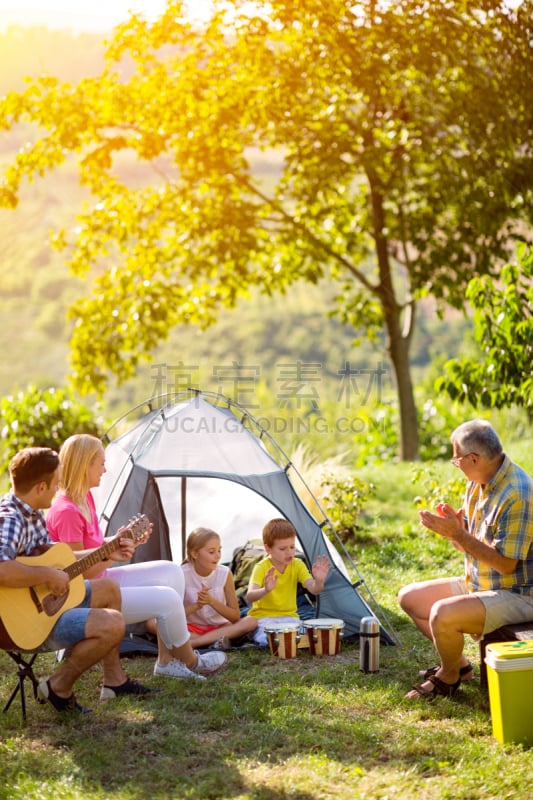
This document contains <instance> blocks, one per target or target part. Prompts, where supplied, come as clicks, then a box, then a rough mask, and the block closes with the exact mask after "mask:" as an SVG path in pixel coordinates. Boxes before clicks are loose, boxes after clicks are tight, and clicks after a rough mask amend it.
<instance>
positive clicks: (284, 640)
mask: <svg viewBox="0 0 533 800" xmlns="http://www.w3.org/2000/svg"><path fill="white" fill-rule="evenodd" d="M299 627H300V623H299V622H292V621H291V620H287V622H271V623H270V624H269V625H268V627H267V626H265V633H266V635H267V639H268V646H269V647H270V652H271V653H272V655H273V656H277V657H278V658H296V653H297V645H298V638H299V637H298V629H299Z"/></svg>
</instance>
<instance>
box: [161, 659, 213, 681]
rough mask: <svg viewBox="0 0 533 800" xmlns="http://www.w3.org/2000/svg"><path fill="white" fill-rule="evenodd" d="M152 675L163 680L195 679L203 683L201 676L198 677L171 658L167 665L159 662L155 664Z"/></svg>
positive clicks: (181, 663) (203, 679)
mask: <svg viewBox="0 0 533 800" xmlns="http://www.w3.org/2000/svg"><path fill="white" fill-rule="evenodd" d="M154 675H156V676H157V675H159V676H161V677H163V678H196V680H200V681H205V678H204V676H203V675H199V674H198V673H197V672H194V671H193V670H192V669H189V667H186V666H185V664H184V663H183V662H182V661H178V659H177V658H173V659H172V661H169V662H168V664H160V663H159V661H156V662H155V667H154Z"/></svg>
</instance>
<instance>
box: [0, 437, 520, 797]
mask: <svg viewBox="0 0 533 800" xmlns="http://www.w3.org/2000/svg"><path fill="white" fill-rule="evenodd" d="M522 452H523V454H524V458H523V459H521V463H522V464H524V466H526V467H528V468H530V469H531V466H532V465H531V463H529V464H528V463H526V461H528V460H529V461H531V456H528V447H527V446H525V445H524V446H523V449H522ZM529 452H531V443H529ZM430 467H431V465H429V466H428V470H429V469H430ZM431 469H436V470H437V471H438V470H441V473H442V479H443V485H444V486H447V482H448V481H449V480H450V478H451V477H452V476H453V475H454V474H455V473H451V472H450V471H449V468H448V466H444V465H442V466H440V467H437V466H435V467H434V468H433V467H431ZM371 473H372V474H371ZM360 477H365V478H367V479H372V480H373V482H374V483H375V484H376V486H377V494H376V497H374V498H372V499H371V501H369V504H368V507H367V508H366V509H365V513H364V514H363V517H362V520H361V523H362V525H363V526H364V531H363V532H362V535H361V538H360V540H359V539H358V541H356V542H355V543H354V546H353V556H354V560H355V562H356V563H357V566H358V568H359V569H360V570H361V572H362V574H363V576H364V577H365V579H366V583H367V585H368V587H369V589H370V590H371V592H372V594H373V595H374V597H376V598H377V599H378V600H379V602H380V604H381V605H382V607H383V611H384V612H385V613H386V615H387V617H388V618H389V620H390V621H391V624H392V625H393V627H394V629H395V631H396V633H397V635H398V636H399V638H400V641H401V645H400V646H394V647H382V648H381V658H380V671H379V673H377V674H375V675H365V674H363V673H361V672H360V671H359V649H358V645H357V644H354V643H343V645H342V651H341V653H340V655H339V656H335V657H311V656H310V655H309V653H308V652H307V651H302V650H300V651H299V653H298V657H297V658H296V659H295V660H293V661H280V660H278V659H274V658H273V657H271V656H270V655H269V653H268V652H265V651H257V650H248V651H242V652H230V653H229V666H228V668H227V669H226V670H225V671H224V672H223V673H221V674H219V675H218V676H215V677H213V678H211V679H209V680H208V681H205V682H202V683H201V682H199V681H197V682H187V681H178V680H175V681H169V680H167V681H165V680H163V679H157V680H156V679H154V678H153V677H152V676H151V670H152V666H153V661H152V659H150V658H145V657H139V658H134V659H130V660H128V661H127V662H126V668H127V670H128V672H129V673H130V674H131V675H132V676H133V677H136V678H138V679H141V680H142V681H145V682H148V683H150V684H155V683H158V685H160V686H161V688H162V690H163V691H162V693H161V694H159V695H157V696H155V697H153V698H147V699H145V700H142V701H139V700H120V701H109V702H108V703H107V704H101V703H100V702H99V701H98V699H97V698H98V685H99V681H100V677H101V673H100V670H99V668H96V669H94V670H93V671H91V672H90V673H89V674H87V675H85V676H84V677H83V678H82V680H81V681H80V682H79V690H78V694H79V697H80V700H81V701H82V702H84V703H86V704H90V705H91V706H92V707H93V709H94V713H93V714H92V715H90V716H88V717H83V718H81V719H79V718H73V717H68V716H66V717H61V716H59V715H55V714H54V713H53V712H52V711H51V709H49V708H48V707H45V706H41V705H38V704H36V703H34V702H33V699H32V698H29V700H28V722H27V724H26V725H25V726H24V725H22V724H21V720H20V713H19V709H18V706H17V705H16V704H15V705H13V706H12V707H11V709H10V710H9V711H8V712H7V713H6V714H0V737H1V740H0V770H1V774H2V779H3V780H2V782H1V784H0V798H1V799H2V800H3V798H6V800H7V798H9V800H22V798H28V797H29V798H39V800H52V799H53V800H63V799H65V800H67V799H68V800H70V799H71V798H80V800H81V798H83V799H84V800H97V799H98V800H104V799H105V800H130V799H133V798H135V799H138V800H145V798H193V799H194V800H196V798H197V799H198V800H200V798H201V799H202V800H206V799H207V800H209V799H210V798H213V800H215V799H216V800H223V799H225V798H227V799H228V800H230V798H231V800H245V799H246V800H248V799H250V800H252V799H253V800H289V799H291V800H332V799H333V798H356V799H359V798H361V799H362V798H372V800H379V799H380V798H381V799H382V800H385V798H387V799H388V800H390V798H402V800H403V799H404V798H417V799H418V798H420V799H421V800H433V798H434V799H435V800H437V799H438V800H442V799H443V798H453V799H454V800H459V798H461V799H463V798H464V800H476V799H477V798H479V799H480V800H481V798H483V800H504V799H505V798H513V800H514V798H517V797H526V796H530V795H528V793H530V791H531V788H530V786H531V771H532V768H533V749H531V750H527V749H523V748H522V747H521V746H518V745H505V746H502V745H500V744H499V743H498V742H497V741H496V740H495V739H494V738H493V737H492V729H491V717H490V710H489V700H488V696H487V694H486V693H485V692H483V691H482V690H481V688H480V687H479V683H478V681H477V680H474V681H470V682H468V683H466V684H464V686H463V689H462V691H461V692H460V694H459V695H458V697H457V699H455V698H454V699H453V700H445V699H441V700H439V701H436V702H435V703H433V704H427V703H423V702H421V703H416V702H410V701H407V700H405V699H404V698H403V696H404V694H405V692H406V691H407V690H408V688H409V687H410V685H411V684H412V683H413V682H414V681H415V680H416V675H417V670H418V669H419V667H424V666H427V665H429V664H431V663H434V662H435V654H434V652H433V650H432V647H431V646H430V644H429V642H427V641H426V640H425V639H424V638H423V637H422V636H421V635H419V634H418V633H417V632H416V631H415V630H414V629H413V626H412V624H411V623H410V622H409V620H407V618H406V617H405V616H404V615H403V614H402V613H401V612H400V610H399V607H398V605H397V602H396V595H397V592H398V590H399V588H400V587H401V586H402V585H404V584H405V583H407V582H409V581H411V580H415V579H420V578H424V577H428V578H429V577H434V576H437V575H444V574H453V573H456V572H457V571H458V570H459V571H460V569H461V558H460V556H459V554H457V553H456V552H455V551H454V550H453V549H452V548H450V547H449V546H448V545H447V544H446V542H443V541H441V540H440V539H438V538H437V537H435V536H434V535H433V534H430V533H429V532H428V531H426V530H425V529H423V528H422V527H421V526H420V525H419V524H418V522H417V512H416V508H415V504H414V498H415V496H416V495H421V494H422V495H423V490H424V488H425V487H424V481H423V480H422V481H420V480H419V481H418V482H417V483H416V482H415V483H413V482H412V469H411V467H409V466H406V465H391V466H387V467H381V468H374V469H373V471H370V470H369V474H368V475H362V476H360ZM363 534H364V535H363ZM467 653H468V655H469V657H470V658H471V660H472V661H474V663H475V664H477V661H478V649H477V646H476V645H475V644H474V643H473V642H472V641H470V640H469V641H468V642H467ZM41 659H42V660H41V662H40V663H41V667H42V669H43V671H44V672H47V671H50V670H51V669H52V667H53V658H52V656H51V655H46V656H42V657H41ZM0 664H1V665H2V667H3V669H2V673H1V678H0V697H1V698H2V699H7V696H8V694H9V691H10V689H11V687H12V685H13V683H14V669H13V666H12V665H11V662H10V661H9V660H8V658H7V656H6V655H5V654H4V653H0Z"/></svg>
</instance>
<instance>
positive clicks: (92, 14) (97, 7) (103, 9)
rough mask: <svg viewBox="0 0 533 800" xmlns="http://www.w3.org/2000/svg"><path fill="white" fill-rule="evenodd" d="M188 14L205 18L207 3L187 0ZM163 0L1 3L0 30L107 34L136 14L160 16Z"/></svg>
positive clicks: (17, 0) (25, 0)
mask: <svg viewBox="0 0 533 800" xmlns="http://www.w3.org/2000/svg"><path fill="white" fill-rule="evenodd" d="M188 5H189V8H190V11H191V15H194V16H198V17H204V18H205V15H206V14H207V13H208V10H209V7H210V0H189V1H188ZM165 6H166V0H0V28H5V27H6V26H7V25H13V24H15V25H46V26H48V27H50V28H72V29H76V30H98V31H109V30H110V29H111V28H112V27H113V26H115V25H117V24H118V23H119V22H123V21H124V20H125V19H127V17H128V12H129V11H136V12H140V13H141V14H143V15H144V16H145V17H147V18H148V19H150V18H154V17H157V16H159V14H161V12H162V11H163V9H164V8H165Z"/></svg>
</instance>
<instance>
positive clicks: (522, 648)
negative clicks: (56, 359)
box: [485, 639, 533, 672]
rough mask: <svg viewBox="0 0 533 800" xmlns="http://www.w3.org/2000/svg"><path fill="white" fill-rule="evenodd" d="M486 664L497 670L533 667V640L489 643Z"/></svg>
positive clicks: (507, 670) (504, 670) (506, 670)
mask: <svg viewBox="0 0 533 800" xmlns="http://www.w3.org/2000/svg"><path fill="white" fill-rule="evenodd" d="M485 664H486V665H487V666H488V667H492V669H494V670H496V672H509V671H515V670H525V669H528V670H532V669H533V640H532V639H527V640H525V641H523V642H498V644H488V645H487V648H486V651H485Z"/></svg>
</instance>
